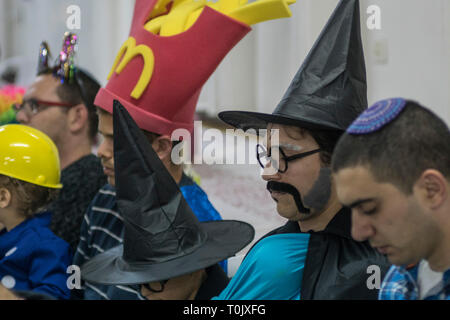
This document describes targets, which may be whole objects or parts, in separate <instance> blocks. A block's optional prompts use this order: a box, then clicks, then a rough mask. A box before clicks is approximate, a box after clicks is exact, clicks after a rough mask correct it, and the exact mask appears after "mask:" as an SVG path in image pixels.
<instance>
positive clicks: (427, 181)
mask: <svg viewBox="0 0 450 320" xmlns="http://www.w3.org/2000/svg"><path fill="white" fill-rule="evenodd" d="M449 191H450V190H449V185H448V181H447V179H446V178H445V177H444V175H443V174H442V173H440V172H439V171H438V170H435V169H427V170H425V171H424V172H423V173H422V174H421V175H420V177H419V179H418V180H417V181H416V183H415V184H414V187H413V192H414V193H416V194H417V195H418V197H419V201H420V202H421V203H422V204H423V205H425V206H426V207H428V208H429V209H432V210H436V209H437V208H439V207H440V206H441V205H442V204H443V203H444V202H445V200H446V199H447V198H448V197H449Z"/></svg>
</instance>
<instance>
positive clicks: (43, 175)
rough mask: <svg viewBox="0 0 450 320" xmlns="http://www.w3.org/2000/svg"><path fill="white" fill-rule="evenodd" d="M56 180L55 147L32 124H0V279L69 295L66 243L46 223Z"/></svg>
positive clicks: (27, 288) (12, 285)
mask: <svg viewBox="0 0 450 320" xmlns="http://www.w3.org/2000/svg"><path fill="white" fill-rule="evenodd" d="M61 187H62V185H61V184H60V164H59V156H58V150H57V148H56V146H55V144H54V143H53V142H52V141H51V139H50V138H49V137H48V136H47V135H45V134H44V133H42V132H40V131H39V130H36V129H34V128H31V127H28V126H24V125H18V124H9V125H4V126H0V224H1V225H2V226H3V229H2V230H0V283H1V284H2V285H3V286H4V287H6V288H8V289H12V290H18V291H33V292H37V293H42V294H45V295H50V296H52V297H54V298H56V299H68V298H69V297H70V290H69V288H68V286H67V284H66V282H67V277H68V274H67V273H66V270H67V267H68V266H69V264H70V263H71V258H72V257H71V253H70V249H69V245H68V244H67V243H66V242H65V241H64V240H62V239H60V238H58V237H57V236H55V235H54V234H53V233H52V232H51V231H50V229H49V228H48V225H49V223H50V220H51V213H50V212H48V211H45V208H46V206H47V205H48V204H49V203H50V202H51V201H52V200H53V199H54V198H55V197H56V195H57V194H58V189H60V188H61Z"/></svg>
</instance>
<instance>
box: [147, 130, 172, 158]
mask: <svg viewBox="0 0 450 320" xmlns="http://www.w3.org/2000/svg"><path fill="white" fill-rule="evenodd" d="M152 147H153V149H154V150H155V152H156V153H157V154H158V157H159V158H160V159H161V161H163V162H165V161H166V160H167V159H169V160H170V157H171V155H172V140H171V139H170V137H169V136H167V135H163V136H159V137H157V138H156V139H155V140H154V141H153V143H152Z"/></svg>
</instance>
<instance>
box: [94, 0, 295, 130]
mask: <svg viewBox="0 0 450 320" xmlns="http://www.w3.org/2000/svg"><path fill="white" fill-rule="evenodd" d="M292 3H295V0H258V1H255V2H252V3H247V0H219V1H217V2H215V3H213V2H211V1H206V0H136V4H135V7H134V15H133V21H132V25H131V31H130V35H129V37H128V39H127V40H126V41H125V42H124V44H123V45H122V47H121V48H120V49H119V52H118V54H117V56H116V59H115V61H114V64H113V66H112V69H111V71H110V73H109V76H108V83H107V85H106V87H105V88H101V89H100V91H99V93H98V94H97V96H96V99H95V102H94V103H95V105H97V106H99V107H100V108H102V109H104V110H106V111H108V112H110V113H112V110H113V100H118V101H120V103H121V104H122V105H123V106H124V107H125V108H126V109H127V111H128V112H129V113H130V114H131V116H132V117H133V119H134V120H135V121H136V123H137V124H138V126H139V127H140V128H141V129H144V130H146V131H150V132H154V133H158V134H168V135H170V134H171V133H172V131H173V130H175V129H178V128H185V129H187V130H189V131H192V129H193V118H194V112H195V107H196V105H197V100H198V97H199V95H200V91H201V88H202V86H203V85H204V83H205V82H206V81H207V80H208V78H209V77H210V76H211V74H212V73H213V72H214V70H215V69H216V68H217V66H218V65H219V63H220V62H221V61H222V59H223V58H224V57H225V56H226V54H227V53H228V52H229V51H230V50H231V49H232V48H233V47H234V46H235V45H236V44H237V43H238V42H239V41H240V40H241V39H242V38H243V37H244V36H245V35H246V34H247V33H248V32H249V31H250V30H251V28H250V25H252V24H255V23H258V22H262V21H266V20H271V19H278V18H283V17H290V16H291V11H290V9H289V6H288V5H289V4H292Z"/></svg>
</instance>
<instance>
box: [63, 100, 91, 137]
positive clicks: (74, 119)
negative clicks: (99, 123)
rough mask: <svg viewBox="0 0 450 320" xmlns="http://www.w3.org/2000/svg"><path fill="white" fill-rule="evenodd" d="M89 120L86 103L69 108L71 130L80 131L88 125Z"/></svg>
mask: <svg viewBox="0 0 450 320" xmlns="http://www.w3.org/2000/svg"><path fill="white" fill-rule="evenodd" d="M87 121H88V110H87V108H86V107H85V105H84V104H82V103H80V104H77V105H76V106H73V107H71V108H70V109H69V112H68V124H69V129H70V131H71V132H74V133H76V132H79V131H81V130H83V129H84V128H85V127H86V123H87Z"/></svg>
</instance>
